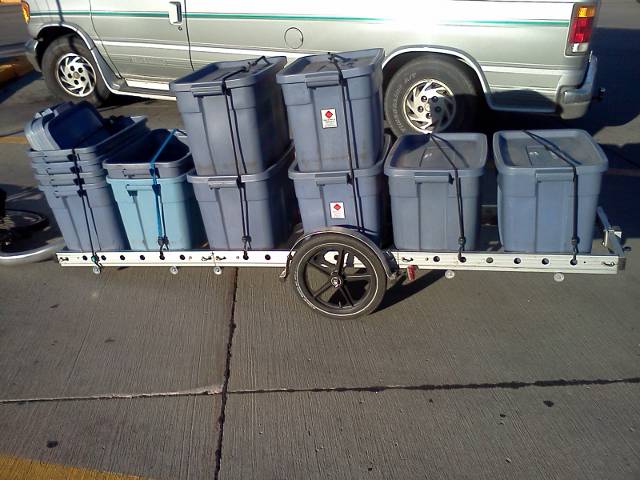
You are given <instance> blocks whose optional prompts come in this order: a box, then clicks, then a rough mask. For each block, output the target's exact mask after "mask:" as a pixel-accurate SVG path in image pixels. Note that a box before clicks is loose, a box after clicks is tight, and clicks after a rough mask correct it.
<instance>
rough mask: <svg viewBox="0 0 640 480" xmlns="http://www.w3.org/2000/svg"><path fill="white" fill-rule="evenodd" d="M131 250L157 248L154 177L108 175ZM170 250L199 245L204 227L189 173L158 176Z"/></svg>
mask: <svg viewBox="0 0 640 480" xmlns="http://www.w3.org/2000/svg"><path fill="white" fill-rule="evenodd" d="M107 182H109V184H110V185H111V188H112V189H113V194H114V196H115V199H116V202H117V203H118V209H119V210H120V216H121V217H122V223H123V224H124V229H125V231H126V233H127V237H128V239H129V244H130V245H131V249H132V250H157V249H159V248H160V247H159V245H158V225H157V215H156V200H155V194H154V192H153V180H152V179H147V178H143V179H127V178H122V179H120V178H109V177H107ZM158 185H160V195H161V206H162V207H163V208H162V209H163V210H164V224H165V228H166V236H167V238H168V239H169V246H168V250H189V249H192V248H198V247H199V246H200V245H201V244H202V243H203V242H204V238H205V236H204V228H203V225H202V218H201V216H200V211H199V209H198V204H197V203H196V199H195V197H194V195H193V188H192V187H191V185H190V184H189V183H187V175H186V174H183V175H180V176H178V177H173V178H160V179H158Z"/></svg>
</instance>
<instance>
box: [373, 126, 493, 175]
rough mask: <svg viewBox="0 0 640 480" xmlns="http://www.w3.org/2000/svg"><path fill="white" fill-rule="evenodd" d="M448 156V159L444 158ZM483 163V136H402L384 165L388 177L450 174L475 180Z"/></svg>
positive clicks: (441, 134) (485, 154)
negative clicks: (455, 172)
mask: <svg viewBox="0 0 640 480" xmlns="http://www.w3.org/2000/svg"><path fill="white" fill-rule="evenodd" d="M447 157H448V159H447ZM486 162H487V137H486V136H485V135H483V134H481V133H440V134H437V135H433V134H429V135H421V134H418V135H403V136H402V137H400V138H399V139H398V141H397V142H396V143H395V145H394V146H393V148H392V149H391V151H390V152H389V155H388V156H387V161H386V162H385V168H384V173H385V174H386V175H387V176H389V177H416V176H424V175H427V176H429V175H433V176H438V175H440V176H442V175H444V174H446V175H447V178H448V176H449V175H453V173H454V168H453V166H452V163H453V165H455V167H456V168H457V169H458V175H459V176H460V177H479V176H480V175H482V174H483V173H484V166H485V164H486Z"/></svg>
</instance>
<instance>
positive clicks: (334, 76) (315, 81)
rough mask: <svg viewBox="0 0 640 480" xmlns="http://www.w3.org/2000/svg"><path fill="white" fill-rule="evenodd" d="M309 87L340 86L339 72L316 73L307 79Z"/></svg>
mask: <svg viewBox="0 0 640 480" xmlns="http://www.w3.org/2000/svg"><path fill="white" fill-rule="evenodd" d="M306 84H307V87H309V88H316V87H333V86H336V85H340V76H339V75H338V72H316V73H314V74H312V75H310V76H309V77H308V78H307V79H306Z"/></svg>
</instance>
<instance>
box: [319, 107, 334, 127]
mask: <svg viewBox="0 0 640 480" xmlns="http://www.w3.org/2000/svg"><path fill="white" fill-rule="evenodd" d="M320 114H321V117H322V128H337V127H338V117H337V116H336V109H335V108H328V109H326V110H320Z"/></svg>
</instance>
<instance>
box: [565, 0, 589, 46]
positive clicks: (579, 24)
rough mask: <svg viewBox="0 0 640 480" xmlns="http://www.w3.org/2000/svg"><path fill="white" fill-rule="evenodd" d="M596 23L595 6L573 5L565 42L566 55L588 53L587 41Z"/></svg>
mask: <svg viewBox="0 0 640 480" xmlns="http://www.w3.org/2000/svg"><path fill="white" fill-rule="evenodd" d="M595 21H596V6H595V5H594V4H583V3H579V4H577V5H574V7H573V14H572V15H571V26H570V27H569V38H568V40H567V55H581V54H584V53H587V52H588V51H589V40H590V39H591V33H592V32H593V27H594V24H595Z"/></svg>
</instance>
